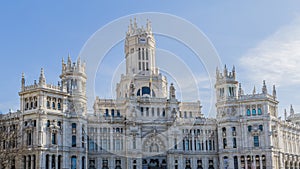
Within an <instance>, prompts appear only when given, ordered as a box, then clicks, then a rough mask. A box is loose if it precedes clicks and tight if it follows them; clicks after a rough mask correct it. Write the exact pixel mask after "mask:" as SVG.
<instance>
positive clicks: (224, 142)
mask: <svg viewBox="0 0 300 169" xmlns="http://www.w3.org/2000/svg"><path fill="white" fill-rule="evenodd" d="M226 148H227V140H226V138H224V139H223V149H226Z"/></svg>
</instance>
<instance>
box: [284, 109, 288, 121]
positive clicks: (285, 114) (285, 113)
mask: <svg viewBox="0 0 300 169" xmlns="http://www.w3.org/2000/svg"><path fill="white" fill-rule="evenodd" d="M286 117H287V112H286V109H284V120H286Z"/></svg>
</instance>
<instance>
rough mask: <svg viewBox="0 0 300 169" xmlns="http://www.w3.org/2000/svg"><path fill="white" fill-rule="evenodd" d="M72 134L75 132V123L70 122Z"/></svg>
mask: <svg viewBox="0 0 300 169" xmlns="http://www.w3.org/2000/svg"><path fill="white" fill-rule="evenodd" d="M72 134H76V123H72Z"/></svg>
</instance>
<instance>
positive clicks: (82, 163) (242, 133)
mask: <svg viewBox="0 0 300 169" xmlns="http://www.w3.org/2000/svg"><path fill="white" fill-rule="evenodd" d="M125 57H126V73H125V74H124V75H122V76H121V80H120V82H119V83H118V84H117V85H116V96H117V97H116V99H101V98H99V97H97V98H96V100H95V102H94V106H93V108H94V113H93V114H88V113H87V108H86V107H87V98H86V80H87V77H86V74H85V64H84V63H81V61H80V59H78V60H77V62H76V63H72V61H71V59H70V57H69V58H68V60H67V63H65V62H64V61H62V73H61V75H60V83H59V84H58V85H57V86H53V85H49V84H47V83H46V78H45V76H44V71H43V69H42V70H41V74H40V77H39V81H38V82H34V84H33V85H29V86H28V85H26V84H25V77H24V75H23V76H22V80H21V91H20V92H19V96H20V111H18V112H15V113H12V112H10V113H8V114H5V115H2V116H1V121H2V122H3V121H4V123H1V125H2V126H4V125H7V124H6V123H5V122H7V121H12V119H14V120H13V121H14V122H15V123H16V124H18V126H19V127H18V129H19V130H20V131H22V137H21V139H20V140H19V142H18V148H22V149H23V151H22V153H20V155H19V156H17V157H16V159H15V160H14V162H13V164H12V165H11V166H12V167H11V168H24V169H34V168H41V169H53V168H55V169H62V168H63V169H75V168H77V169H78V168H82V169H86V168H90V169H93V168H101V169H108V168H109V169H120V168H122V169H148V168H149V169H159V168H161V169H183V168H185V169H202V168H203V169H218V168H222V169H239V168H243V169H250V168H258V169H271V168H277V169H279V168H293V169H299V168H300V162H299V161H300V146H299V144H298V142H299V136H300V126H299V124H300V115H299V114H295V113H294V110H293V108H292V107H291V110H290V116H288V117H285V119H280V118H278V110H277V105H278V101H277V97H276V89H275V86H274V87H273V90H272V93H271V94H269V93H268V90H267V87H266V84H265V82H263V87H262V91H261V92H256V91H255V90H254V91H253V93H252V94H244V92H243V89H242V87H241V84H240V83H239V82H238V81H237V80H236V72H235V68H233V69H232V71H228V68H227V67H226V66H225V68H224V70H223V71H222V72H220V71H219V70H218V69H217V71H216V84H215V93H216V96H217V102H216V110H217V112H216V114H217V115H216V118H206V117H204V115H203V114H202V112H201V104H200V101H198V102H182V101H179V100H178V99H177V98H176V94H175V93H176V92H175V87H174V85H173V84H172V83H171V84H170V85H168V82H167V78H166V77H165V76H164V75H162V74H161V73H160V72H159V69H158V68H157V67H156V66H155V57H156V56H155V39H154V36H153V34H152V28H151V25H150V23H149V22H147V25H146V26H145V28H143V27H138V25H137V23H136V22H134V23H130V25H129V29H128V32H127V34H126V39H125ZM286 116H287V115H286ZM4 140H5V139H4ZM1 144H4V143H3V141H1ZM0 167H2V166H0ZM2 168H3V167H2Z"/></svg>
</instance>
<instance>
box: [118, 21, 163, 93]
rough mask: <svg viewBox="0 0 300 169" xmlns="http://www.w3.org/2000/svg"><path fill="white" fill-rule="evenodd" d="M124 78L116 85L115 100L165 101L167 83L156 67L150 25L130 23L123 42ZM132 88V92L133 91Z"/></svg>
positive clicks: (153, 40) (153, 41) (148, 23)
mask: <svg viewBox="0 0 300 169" xmlns="http://www.w3.org/2000/svg"><path fill="white" fill-rule="evenodd" d="M125 58H126V74H125V75H122V76H121V81H120V83H118V84H117V88H116V93H117V98H127V97H130V96H131V97H132V96H133V97H135V96H145V97H158V98H167V96H168V93H167V80H166V78H165V77H164V76H162V75H161V74H160V73H159V71H158V68H156V66H155V39H154V36H153V33H152V28H151V23H150V22H149V21H147V24H146V27H145V28H144V27H143V26H141V27H138V24H137V22H136V19H134V22H133V23H132V21H131V23H130V25H129V27H128V31H127V33H126V38H125ZM132 86H134V89H135V90H134V91H132V89H133V88H132Z"/></svg>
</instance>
